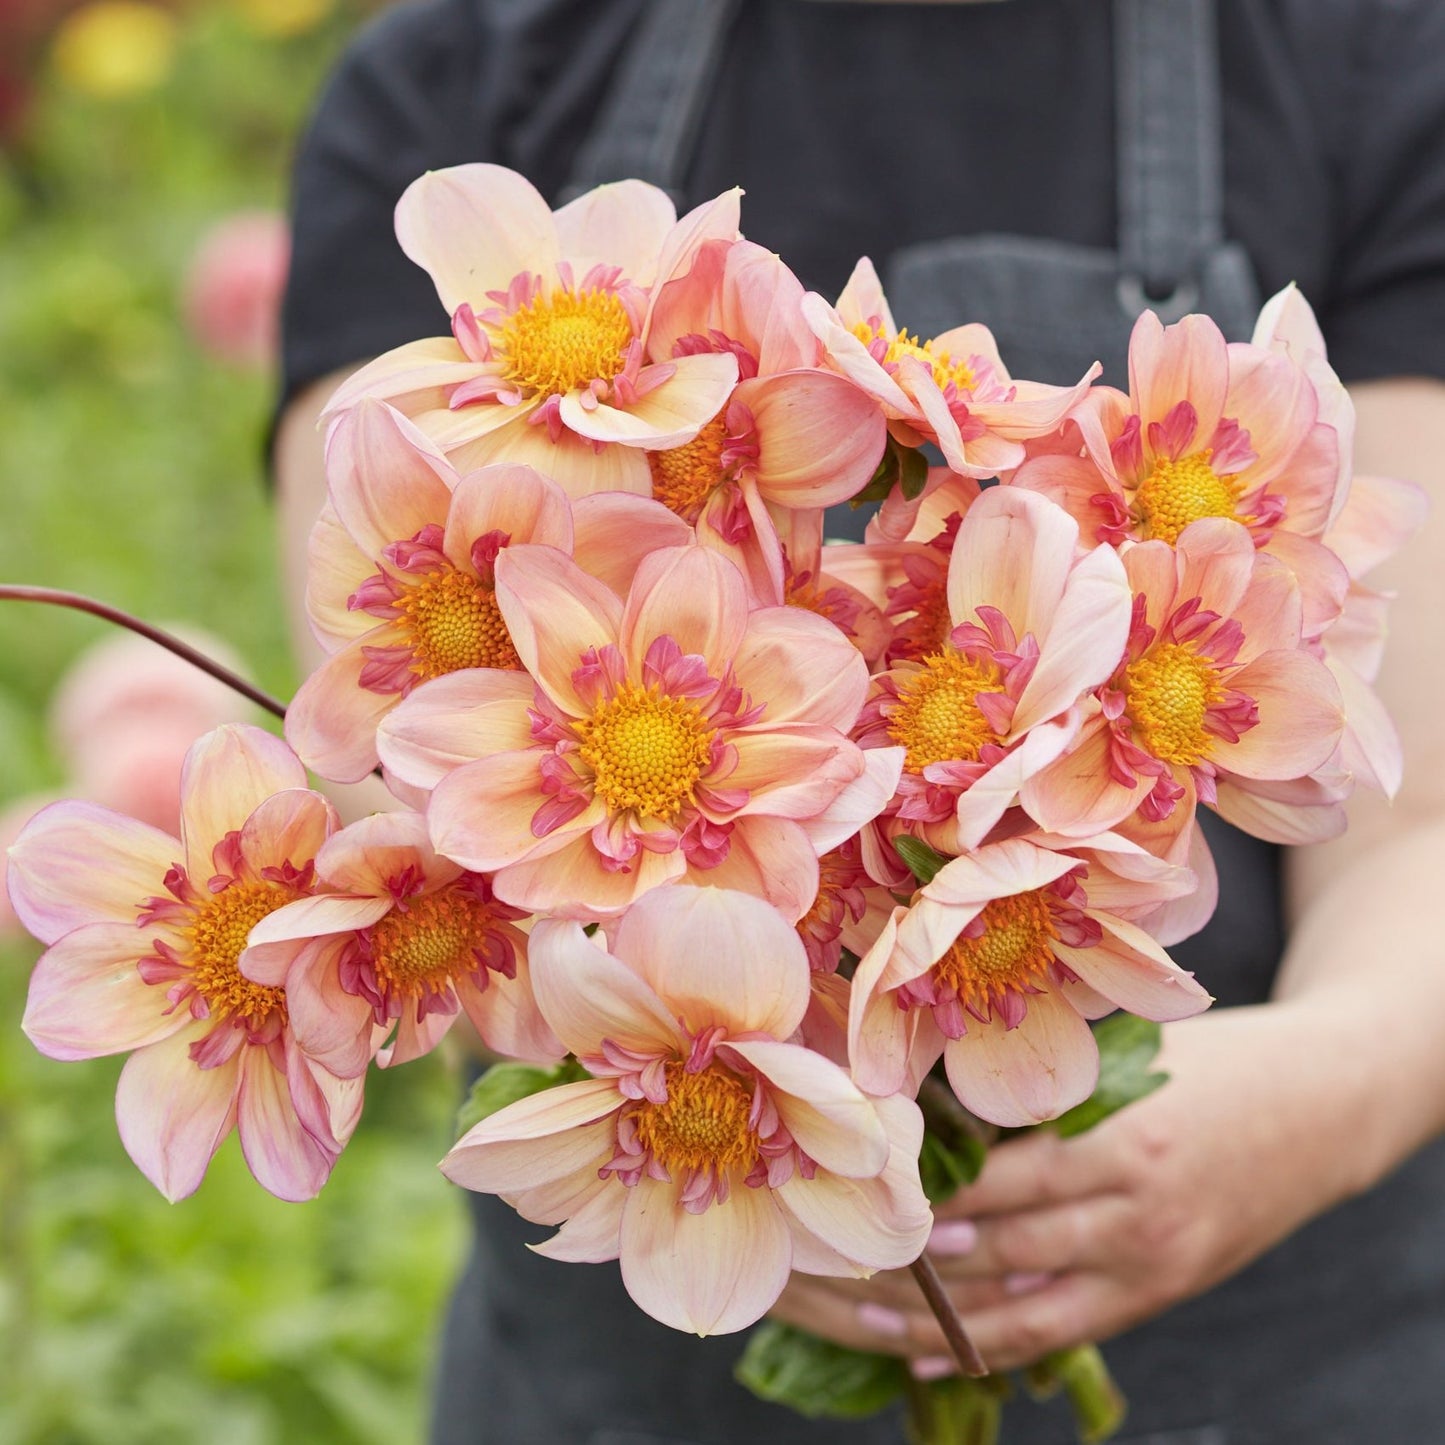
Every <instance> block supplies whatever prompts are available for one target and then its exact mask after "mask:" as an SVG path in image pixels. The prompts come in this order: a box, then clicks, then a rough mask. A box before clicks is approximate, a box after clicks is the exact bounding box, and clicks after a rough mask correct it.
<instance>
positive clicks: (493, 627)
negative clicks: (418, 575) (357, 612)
mask: <svg viewBox="0 0 1445 1445" xmlns="http://www.w3.org/2000/svg"><path fill="white" fill-rule="evenodd" d="M396 605H397V607H398V608H400V610H401V613H402V625H403V626H404V627H405V628H406V629H407V631H408V632H409V633H410V634H411V647H412V654H413V656H412V664H411V667H412V671H413V672H415V673H417V674H418V675H419V676H420V677H421V678H422V679H423V680H424V681H426V680H430V679H431V678H434V677H441V676H443V675H444V674H445V673H448V672H457V671H459V670H460V669H461V668H464V667H507V668H514V669H515V668H520V667H521V665H522V662H521V659H520V658H519V657H518V656H517V653H516V649H515V648H514V647H513V646H512V639H511V636H510V635H509V634H508V632H507V624H506V623H505V622H504V621H503V620H502V613H501V609H500V608H499V607H498V606H497V598H496V594H495V593H494V592H493V591H492V589H491V588H490V587H484V586H483V585H482V584H481V583H480V582H478V581H477V579H476V578H475V577H471V576H469V575H468V574H467V573H465V572H458V571H456V570H454V569H451V568H448V569H446V570H445V571H439V572H433V573H431V574H430V575H429V576H427V577H424V578H423V579H422V580H421V582H419V583H418V584H417V585H416V586H415V587H409V588H407V590H406V592H405V593H404V595H403V596H402V597H401V598H400V599H399V601H398V602H397V604H396Z"/></svg>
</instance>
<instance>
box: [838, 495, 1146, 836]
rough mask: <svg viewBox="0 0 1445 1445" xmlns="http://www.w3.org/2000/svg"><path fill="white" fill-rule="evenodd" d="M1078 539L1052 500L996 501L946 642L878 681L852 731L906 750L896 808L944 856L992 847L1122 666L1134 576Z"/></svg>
mask: <svg viewBox="0 0 1445 1445" xmlns="http://www.w3.org/2000/svg"><path fill="white" fill-rule="evenodd" d="M1078 540H1079V529H1078V525H1077V523H1075V522H1074V520H1073V518H1071V517H1070V516H1069V515H1068V514H1067V513H1066V512H1065V511H1063V509H1062V508H1060V507H1056V506H1055V505H1054V504H1053V503H1052V502H1049V501H1046V500H1045V499H1044V498H1042V497H1038V496H1035V495H1033V494H1032V493H1030V492H1026V491H1020V490H1018V489H1016V488H1013V487H994V488H992V489H991V490H989V491H987V492H985V493H984V494H983V495H982V496H981V497H979V498H978V500H977V501H976V502H975V503H974V504H973V505H972V506H971V507H970V508H969V510H968V513H967V515H966V516H965V517H964V518H963V521H962V523H961V524H960V526H959V528H958V534H957V538H956V540H955V543H954V547H953V554H952V558H951V560H950V562H949V568H948V590H947V598H948V617H949V621H950V623H951V630H950V631H949V633H948V640H947V642H946V644H945V645H944V646H942V647H940V648H939V649H938V650H936V651H932V652H929V653H926V654H925V655H924V656H923V657H921V658H920V659H919V660H918V661H916V662H902V663H899V664H898V665H897V666H895V667H893V668H892V669H890V670H889V671H887V672H884V673H881V674H879V676H877V677H876V678H875V679H874V692H873V695H872V697H871V698H870V700H869V702H868V705H867V706H866V707H865V708H864V710H863V714H862V716H861V718H860V720H859V726H858V728H857V729H856V731H855V736H857V737H858V738H859V741H860V742H862V744H863V745H864V746H865V747H870V748H871V747H880V746H891V745H898V746H901V747H903V748H904V749H905V750H906V756H905V761H904V764H903V776H902V780H901V782H900V783H899V793H898V798H897V800H896V804H895V806H894V808H893V812H894V813H895V814H896V817H897V819H898V821H899V823H900V824H901V825H903V826H905V827H907V828H909V830H910V831H917V832H919V833H921V834H923V835H924V836H927V837H928V838H929V839H930V841H931V842H932V843H933V845H934V846H935V847H938V848H939V849H941V850H942V851H943V852H945V853H950V854H952V853H958V852H962V851H963V850H965V849H967V848H972V847H975V846H976V845H977V844H978V843H979V842H981V841H982V839H983V838H984V837H985V836H986V834H987V833H988V831H989V829H991V828H992V827H993V826H994V824H995V823H997V822H998V820H999V819H1000V818H1001V817H1002V816H1003V813H1004V811H1005V809H1006V808H1008V807H1010V806H1011V805H1012V804H1013V803H1014V801H1015V799H1016V797H1017V794H1018V790H1019V788H1020V787H1022V786H1023V784H1024V783H1025V781H1026V780H1027V779H1028V778H1030V777H1032V776H1033V774H1034V773H1036V772H1038V771H1039V770H1040V769H1041V768H1043V767H1044V766H1046V765H1047V764H1048V763H1050V762H1052V761H1053V760H1054V759H1055V758H1057V757H1058V756H1059V755H1060V753H1062V752H1063V751H1064V749H1065V748H1066V747H1067V746H1068V744H1069V743H1070V742H1071V741H1072V739H1073V736H1074V733H1075V732H1076V730H1077V728H1078V724H1079V718H1080V714H1079V711H1078V704H1079V703H1080V701H1081V700H1082V699H1083V698H1084V697H1085V696H1086V695H1087V694H1088V693H1089V692H1090V691H1091V690H1092V689H1093V688H1095V687H1097V686H1098V685H1099V684H1100V683H1101V682H1103V681H1105V680H1106V679H1107V678H1108V677H1109V676H1110V675H1111V674H1112V673H1113V671H1114V670H1115V668H1116V667H1117V666H1118V662H1119V658H1120V656H1121V654H1122V653H1123V650H1124V642H1125V639H1126V637H1127V635H1128V627H1129V609H1130V597H1129V587H1128V583H1127V582H1126V580H1125V577H1124V568H1123V566H1122V564H1121V563H1120V561H1119V557H1118V554H1117V553H1116V552H1115V551H1114V549H1113V548H1112V547H1096V548H1094V549H1093V550H1092V551H1090V552H1087V553H1085V554H1083V555H1082V556H1080V555H1079V553H1078V551H1077V546H1078ZM1096 831H1097V830H1096Z"/></svg>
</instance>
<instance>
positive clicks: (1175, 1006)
mask: <svg viewBox="0 0 1445 1445" xmlns="http://www.w3.org/2000/svg"><path fill="white" fill-rule="evenodd" d="M1084 916H1085V917H1086V918H1092V919H1093V920H1094V921H1095V922H1096V923H1097V924H1098V925H1099V926H1100V927H1101V928H1102V929H1103V930H1104V936H1103V938H1102V939H1100V941H1099V942H1098V943H1096V944H1095V945H1094V946H1093V947H1092V948H1069V947H1067V946H1066V945H1063V944H1060V945H1059V946H1058V947H1057V949H1056V951H1057V953H1058V955H1059V957H1060V958H1061V959H1062V960H1063V961H1064V962H1065V963H1066V964H1068V966H1069V968H1070V969H1071V970H1072V971H1073V972H1074V973H1076V974H1078V976H1079V977H1080V978H1081V979H1082V980H1083V981H1084V982H1085V983H1086V984H1088V985H1089V986H1090V987H1091V988H1094V989H1097V990H1098V991H1099V992H1100V993H1101V994H1103V995H1104V997H1105V998H1107V999H1109V1000H1111V1001H1112V1002H1113V1003H1115V1004H1117V1005H1118V1006H1119V1007H1120V1008H1122V1009H1127V1010H1128V1011H1129V1012H1130V1013H1132V1014H1138V1015H1139V1017H1140V1018H1145V1019H1155V1020H1157V1021H1159V1022H1161V1023H1163V1022H1167V1021H1169V1020H1173V1019H1187V1018H1192V1017H1193V1016H1194V1015H1195V1014H1197V1013H1202V1012H1203V1011H1204V1010H1205V1009H1207V1008H1208V1007H1209V1005H1210V1004H1211V1003H1212V1002H1213V999H1211V998H1210V996H1209V994H1208V993H1207V992H1206V991H1205V989H1204V988H1203V986H1202V985H1201V984H1199V983H1197V982H1196V981H1195V978H1194V975H1193V974H1191V973H1186V972H1185V971H1184V970H1183V969H1182V968H1180V967H1179V966H1178V965H1177V964H1176V963H1175V962H1174V960H1173V959H1171V958H1170V957H1169V955H1168V954H1167V953H1165V952H1164V950H1163V949H1162V948H1161V947H1160V946H1159V945H1158V944H1157V943H1156V942H1155V941H1154V940H1153V939H1152V938H1151V937H1150V936H1149V935H1148V934H1147V933H1145V932H1144V930H1143V929H1142V928H1136V927H1135V926H1134V925H1133V924H1132V923H1126V922H1125V921H1124V920H1123V919H1122V918H1115V917H1114V916H1113V915H1112V914H1108V913H1101V912H1099V910H1098V909H1095V908H1086V909H1085V910H1084Z"/></svg>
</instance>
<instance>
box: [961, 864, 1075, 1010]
mask: <svg viewBox="0 0 1445 1445" xmlns="http://www.w3.org/2000/svg"><path fill="white" fill-rule="evenodd" d="M980 916H981V917H982V919H983V930H984V931H983V932H982V933H981V934H980V935H979V936H978V937H977V938H959V939H956V940H955V941H954V942H953V943H952V945H950V947H949V949H948V952H947V953H945V954H944V955H943V957H942V958H940V959H939V960H938V962H937V963H936V964H934V965H933V967H934V971H935V973H936V974H937V976H938V978H939V979H940V980H941V981H942V982H944V983H947V984H951V985H952V986H953V987H954V988H955V989H956V990H957V991H958V997H959V1001H960V1002H961V1003H962V1004H963V1005H964V1007H965V1008H967V1007H969V1006H970V1005H972V1006H973V1007H974V1008H976V1009H977V1010H978V1011H979V1012H980V1013H986V1012H987V1009H988V1004H989V1000H990V998H991V997H996V996H997V995H999V994H1000V993H1002V992H1004V990H1006V989H1015V990H1017V989H1022V988H1025V987H1032V988H1035V989H1036V988H1038V986H1039V985H1040V983H1042V982H1044V981H1045V980H1046V978H1047V972H1048V967H1049V965H1050V964H1051V963H1052V962H1053V961H1054V942H1055V940H1056V939H1057V938H1058V936H1059V935H1058V930H1057V929H1056V928H1055V927H1054V916H1053V912H1052V910H1051V909H1050V908H1049V905H1048V902H1047V901H1046V899H1045V897H1044V890H1043V889H1041V888H1035V889H1033V890H1031V891H1030V892H1028V893H1018V894H1015V895H1014V896H1013V897H1012V898H995V899H993V900H992V901H990V902H988V903H985V904H984V906H983V913H982V914H981V915H980Z"/></svg>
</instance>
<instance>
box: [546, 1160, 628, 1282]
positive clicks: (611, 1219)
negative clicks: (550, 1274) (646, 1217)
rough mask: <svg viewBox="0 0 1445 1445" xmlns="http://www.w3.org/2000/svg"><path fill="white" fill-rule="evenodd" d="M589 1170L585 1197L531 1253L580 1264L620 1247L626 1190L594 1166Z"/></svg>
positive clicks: (608, 1255) (598, 1261)
mask: <svg viewBox="0 0 1445 1445" xmlns="http://www.w3.org/2000/svg"><path fill="white" fill-rule="evenodd" d="M590 1173H591V1178H590V1180H589V1181H588V1185H587V1195H586V1197H585V1198H584V1200H583V1201H582V1202H581V1203H580V1204H579V1205H578V1206H577V1207H576V1208H575V1209H574V1210H573V1212H572V1213H570V1214H569V1215H568V1217H567V1222H566V1224H564V1225H563V1226H562V1228H561V1229H559V1230H558V1231H557V1233H556V1234H554V1235H553V1236H552V1237H551V1239H544V1240H543V1241H542V1243H541V1244H533V1245H529V1246H528V1248H529V1249H531V1250H532V1252H533V1253H534V1254H540V1255H542V1256H544V1257H545V1258H547V1259H564V1260H572V1261H575V1262H577V1263H580V1264H601V1263H603V1262H604V1261H606V1260H609V1259H616V1258H617V1254H618V1251H619V1250H620V1249H621V1247H622V1209H623V1206H624V1205H625V1204H626V1202H627V1191H626V1189H625V1188H624V1187H623V1186H622V1185H621V1184H619V1183H618V1182H617V1181H616V1180H615V1179H598V1177H597V1171H596V1170H595V1169H594V1170H591V1171H590ZM524 1217H526V1218H534V1217H535V1216H534V1215H531V1214H528V1215H525V1216H524Z"/></svg>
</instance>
